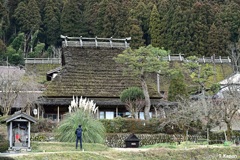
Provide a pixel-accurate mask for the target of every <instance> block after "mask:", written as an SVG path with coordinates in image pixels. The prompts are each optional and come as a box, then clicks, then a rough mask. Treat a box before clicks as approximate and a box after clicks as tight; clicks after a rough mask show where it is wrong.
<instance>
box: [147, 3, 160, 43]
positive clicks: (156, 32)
mask: <svg viewBox="0 0 240 160" xmlns="http://www.w3.org/2000/svg"><path fill="white" fill-rule="evenodd" d="M149 31H150V35H151V44H152V45H153V46H154V47H162V46H160V45H161V39H160V15H159V13H158V10H157V7H156V5H154V6H153V9H152V12H151V16H150V25H149Z"/></svg>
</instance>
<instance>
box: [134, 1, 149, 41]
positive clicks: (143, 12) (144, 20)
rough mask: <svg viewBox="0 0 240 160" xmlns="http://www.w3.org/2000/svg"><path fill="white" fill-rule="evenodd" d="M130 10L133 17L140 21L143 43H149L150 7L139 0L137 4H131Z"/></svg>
mask: <svg viewBox="0 0 240 160" xmlns="http://www.w3.org/2000/svg"><path fill="white" fill-rule="evenodd" d="M135 4H136V2H135ZM131 10H132V14H133V15H132V16H133V18H135V19H137V20H138V21H139V23H140V27H141V29H142V31H143V39H144V40H145V42H144V44H145V45H148V44H150V35H149V18H150V14H151V8H150V7H148V6H147V5H146V4H145V3H144V2H143V1H142V0H140V1H139V2H138V4H137V6H136V7H135V6H133V8H132V9H131Z"/></svg>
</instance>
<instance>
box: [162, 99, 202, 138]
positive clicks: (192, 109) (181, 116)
mask: <svg viewBox="0 0 240 160" xmlns="http://www.w3.org/2000/svg"><path fill="white" fill-rule="evenodd" d="M202 118H203V110H202V109H201V108H199V106H198V105H197V102H195V101H191V100H189V99H186V98H181V99H179V101H178V105H177V106H175V107H173V108H171V109H169V111H168V114H167V115H166V118H165V119H164V122H163V123H162V124H161V127H165V126H172V127H174V126H176V127H177V128H179V129H180V130H181V131H182V132H183V134H184V135H185V140H187V135H188V131H189V129H190V128H192V127H193V126H192V124H194V123H197V122H199V121H200V120H201V119H202Z"/></svg>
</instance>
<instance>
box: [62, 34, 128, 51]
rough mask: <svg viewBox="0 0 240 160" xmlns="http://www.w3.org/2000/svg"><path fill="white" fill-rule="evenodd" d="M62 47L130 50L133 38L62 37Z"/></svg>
mask: <svg viewBox="0 0 240 160" xmlns="http://www.w3.org/2000/svg"><path fill="white" fill-rule="evenodd" d="M61 38H63V39H64V41H62V47H63V48H64V47H96V48H102V47H103V48H128V47H129V46H130V45H129V42H128V41H130V40H131V37H127V38H123V39H117V38H112V37H111V38H98V37H95V38H87V37H82V36H80V37H68V36H63V35H61Z"/></svg>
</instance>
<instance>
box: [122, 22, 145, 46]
mask: <svg viewBox="0 0 240 160" xmlns="http://www.w3.org/2000/svg"><path fill="white" fill-rule="evenodd" d="M125 29H126V33H127V35H126V36H125V37H129V36H130V37H131V41H130V47H131V48H133V49H137V48H139V47H141V46H143V45H144V40H143V39H142V36H143V32H142V29H141V28H140V25H139V22H138V20H137V19H133V18H131V17H129V18H128V21H127V26H126V27H125Z"/></svg>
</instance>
